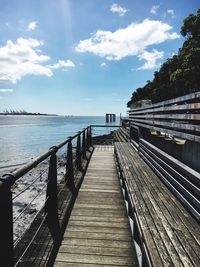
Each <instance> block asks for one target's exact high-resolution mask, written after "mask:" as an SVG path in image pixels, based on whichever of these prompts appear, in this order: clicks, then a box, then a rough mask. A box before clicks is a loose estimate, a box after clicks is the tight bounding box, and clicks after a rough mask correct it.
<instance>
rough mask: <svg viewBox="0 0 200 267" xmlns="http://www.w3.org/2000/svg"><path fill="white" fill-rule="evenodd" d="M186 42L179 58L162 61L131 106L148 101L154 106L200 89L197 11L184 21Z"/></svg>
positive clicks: (199, 21)
mask: <svg viewBox="0 0 200 267" xmlns="http://www.w3.org/2000/svg"><path fill="white" fill-rule="evenodd" d="M181 34H182V36H183V37H185V39H186V40H185V42H184V44H183V46H182V48H181V49H180V50H179V53H178V55H175V56H173V57H172V58H169V59H167V60H166V62H164V63H163V64H162V66H161V68H160V70H159V71H156V72H155V73H154V78H153V80H152V81H147V84H146V85H145V86H144V87H141V88H138V89H137V90H136V91H135V92H133V94H132V97H131V100H130V101H129V102H128V103H127V105H128V106H129V107H130V105H131V103H133V102H136V101H138V100H141V99H151V100H152V102H153V103H155V102H159V101H163V100H167V99H170V98H173V97H177V96H181V95H185V94H188V93H192V92H196V91H199V90H200V75H199V73H200V9H199V10H198V11H197V14H196V15H193V14H192V15H189V16H188V17H187V18H185V19H184V21H183V26H182V27H181Z"/></svg>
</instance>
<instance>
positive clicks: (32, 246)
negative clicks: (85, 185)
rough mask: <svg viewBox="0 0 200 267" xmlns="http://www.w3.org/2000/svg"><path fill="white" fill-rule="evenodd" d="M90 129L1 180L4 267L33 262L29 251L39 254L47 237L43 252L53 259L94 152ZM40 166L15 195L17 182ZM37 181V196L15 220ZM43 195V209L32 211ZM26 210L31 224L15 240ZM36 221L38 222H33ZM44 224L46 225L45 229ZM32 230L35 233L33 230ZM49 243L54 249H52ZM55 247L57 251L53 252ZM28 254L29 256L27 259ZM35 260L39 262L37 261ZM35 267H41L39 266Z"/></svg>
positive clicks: (0, 243)
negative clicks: (19, 204) (62, 153)
mask: <svg viewBox="0 0 200 267" xmlns="http://www.w3.org/2000/svg"><path fill="white" fill-rule="evenodd" d="M91 129H92V127H91V126H88V127H87V128H84V129H83V130H82V131H80V132H78V133H77V134H76V135H74V136H73V137H68V138H67V140H65V141H64V142H62V143H60V144H58V145H57V146H53V147H51V148H50V149H49V150H48V151H47V152H46V153H45V154H43V155H42V156H40V157H38V158H36V159H34V160H33V161H31V162H30V163H28V164H26V165H25V166H23V167H22V168H20V169H17V170H15V171H13V172H12V173H9V174H5V175H3V177H1V178H0V214H1V219H0V260H1V262H2V263H4V266H5V267H7V266H8V267H11V266H18V265H19V264H20V266H21V265H23V264H22V263H23V261H24V262H25V263H24V265H23V266H26V260H27V258H31V260H33V257H32V256H30V255H31V252H30V250H31V251H35V253H37V242H38V244H41V243H42V242H44V240H43V238H44V236H48V237H49V236H50V239H51V241H48V251H47V250H45V252H44V254H45V253H46V255H48V257H46V260H48V259H47V258H49V257H50V256H49V255H50V253H53V252H52V251H53V249H54V248H55V247H56V246H58V245H59V244H60V242H61V240H62V231H63V227H64V224H66V220H67V219H66V218H67V216H66V214H68V217H69V214H70V210H71V209H72V206H73V203H74V201H75V198H76V195H77V192H78V189H79V187H80V185H81V182H82V178H83V176H84V172H85V170H86V167H87V164H88V161H89V158H90V156H91V153H92V150H91V149H90V148H91V146H92V136H91V132H92V130H91ZM62 149H65V151H66V153H65V156H58V153H59V152H60V151H61V150H62ZM58 151H59V152H58ZM60 162H62V164H61V163H60ZM41 164H43V168H42V169H41V168H40V169H39V171H36V172H35V174H32V175H34V178H33V180H32V181H31V182H30V181H29V180H30V179H28V178H27V179H26V183H25V187H24V188H23V189H22V190H21V191H20V192H18V193H16V194H13V192H12V191H13V187H14V186H15V184H16V183H17V181H18V180H19V179H20V178H21V179H22V178H23V177H24V176H26V175H28V174H30V172H33V171H34V170H36V169H37V167H38V166H40V165H41ZM60 167H62V172H63V175H62V179H61V182H60V183H58V171H59V168H60ZM63 170H64V171H63ZM30 175H31V174H30ZM38 181H39V182H40V188H37V186H36V187H35V188H34V189H35V190H36V191H37V193H36V194H35V195H34V196H33V198H32V199H31V201H30V202H29V203H27V204H26V205H24V206H23V207H22V208H21V210H20V212H18V214H17V216H16V217H14V216H13V203H14V202H15V201H17V199H18V198H19V197H20V196H21V195H22V194H23V193H24V192H26V191H27V190H30V191H31V190H32V191H33V188H32V186H33V185H37V183H38ZM31 188H32V189H31ZM42 194H43V198H44V203H43V204H42V206H41V207H40V208H39V209H38V211H37V210H31V209H30V208H31V207H32V204H33V202H34V201H35V200H37V199H38V198H39V196H41V195H42ZM25 197H26V196H25ZM61 199H62V201H61ZM18 202H19V201H18ZM27 211H29V213H34V216H33V218H32V221H31V224H30V225H28V223H27V227H25V230H24V231H22V233H20V234H19V236H18V237H16V238H15V240H14V231H13V229H14V225H15V224H16V223H17V221H19V220H20V218H21V217H22V216H25V219H26V217H27ZM36 218H37V220H34V219H36ZM25 224H26V223H25ZM44 225H46V226H45V227H44ZM31 227H32V230H30V229H31ZM39 232H40V234H39ZM44 233H45V234H44ZM38 240H39V241H38ZM50 244H51V248H49V247H50V246H49V245H50ZM52 247H54V248H53V249H52ZM40 253H42V252H41V251H40ZM27 254H28V255H29V256H27V257H25V256H26V255H27ZM25 258H26V259H25ZM35 260H36V261H37V259H36V258H35ZM36 265H37V266H38V264H37V263H36Z"/></svg>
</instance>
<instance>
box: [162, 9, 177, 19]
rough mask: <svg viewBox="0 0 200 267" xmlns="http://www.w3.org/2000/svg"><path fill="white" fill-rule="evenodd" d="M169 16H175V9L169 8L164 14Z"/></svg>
mask: <svg viewBox="0 0 200 267" xmlns="http://www.w3.org/2000/svg"><path fill="white" fill-rule="evenodd" d="M167 16H171V17H172V18H175V12H174V10H173V9H168V10H167V11H166V12H165V14H164V17H167Z"/></svg>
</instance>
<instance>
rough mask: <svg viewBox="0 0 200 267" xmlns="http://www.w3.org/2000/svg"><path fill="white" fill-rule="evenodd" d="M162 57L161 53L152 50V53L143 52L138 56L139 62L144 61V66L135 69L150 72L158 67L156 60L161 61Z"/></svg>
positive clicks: (162, 53)
mask: <svg viewBox="0 0 200 267" xmlns="http://www.w3.org/2000/svg"><path fill="white" fill-rule="evenodd" d="M163 56H164V52H163V51H157V50H156V49H153V50H152V52H148V51H144V52H143V53H142V54H141V55H139V56H138V58H139V60H146V62H145V63H144V65H142V66H141V67H139V68H137V70H150V69H154V68H157V67H159V66H160V64H158V63H157V60H158V59H161V58H162V57H163Z"/></svg>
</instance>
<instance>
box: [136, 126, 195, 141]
mask: <svg viewBox="0 0 200 267" xmlns="http://www.w3.org/2000/svg"><path fill="white" fill-rule="evenodd" d="M132 124H133V125H137V126H141V127H145V128H148V129H150V130H154V131H159V132H163V133H166V134H171V135H173V136H176V137H180V138H182V139H188V140H191V141H194V142H200V136H198V135H193V134H187V133H184V132H180V131H175V130H171V129H166V128H162V127H156V126H152V125H144V124H142V123H138V122H131V125H132Z"/></svg>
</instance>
